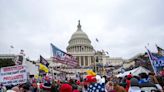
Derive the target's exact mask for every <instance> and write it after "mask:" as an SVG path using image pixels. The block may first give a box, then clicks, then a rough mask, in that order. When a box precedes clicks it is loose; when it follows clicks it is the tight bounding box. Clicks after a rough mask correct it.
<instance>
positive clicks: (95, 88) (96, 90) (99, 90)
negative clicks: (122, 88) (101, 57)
mask: <svg viewBox="0 0 164 92" xmlns="http://www.w3.org/2000/svg"><path fill="white" fill-rule="evenodd" d="M87 92H105V84H104V83H94V84H91V85H89V87H88V89H87Z"/></svg>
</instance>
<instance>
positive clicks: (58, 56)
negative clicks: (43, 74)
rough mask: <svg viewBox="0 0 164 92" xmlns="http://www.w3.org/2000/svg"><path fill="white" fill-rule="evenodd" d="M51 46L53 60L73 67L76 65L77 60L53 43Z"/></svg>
mask: <svg viewBox="0 0 164 92" xmlns="http://www.w3.org/2000/svg"><path fill="white" fill-rule="evenodd" d="M51 47H52V52H53V58H54V59H55V61H57V62H59V63H62V64H66V65H70V66H74V67H75V66H78V63H77V60H76V59H75V58H74V57H73V56H72V55H70V54H68V53H66V52H64V51H62V50H60V49H59V48H57V47H56V46H54V45H53V44H51Z"/></svg>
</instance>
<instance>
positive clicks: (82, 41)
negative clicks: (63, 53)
mask: <svg viewBox="0 0 164 92" xmlns="http://www.w3.org/2000/svg"><path fill="white" fill-rule="evenodd" d="M68 43H69V45H68V47H67V52H88V51H93V46H92V45H91V41H90V40H89V38H88V36H87V34H86V33H85V32H83V31H82V29H81V24H80V20H79V23H78V25H77V30H76V32H74V33H73V35H72V36H71V39H70V40H69V42H68Z"/></svg>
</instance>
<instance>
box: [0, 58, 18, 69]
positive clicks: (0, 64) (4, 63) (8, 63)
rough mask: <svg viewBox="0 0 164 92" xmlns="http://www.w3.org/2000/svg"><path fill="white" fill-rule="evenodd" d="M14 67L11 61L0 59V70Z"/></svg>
mask: <svg viewBox="0 0 164 92" xmlns="http://www.w3.org/2000/svg"><path fill="white" fill-rule="evenodd" d="M13 65H15V63H14V61H13V60H12V59H0V68H1V67H7V66H13Z"/></svg>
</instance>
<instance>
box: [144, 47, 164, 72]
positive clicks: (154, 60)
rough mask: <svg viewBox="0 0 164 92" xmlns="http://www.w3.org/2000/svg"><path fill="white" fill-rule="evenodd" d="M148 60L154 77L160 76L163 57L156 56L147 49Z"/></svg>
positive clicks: (163, 61)
mask: <svg viewBox="0 0 164 92" xmlns="http://www.w3.org/2000/svg"><path fill="white" fill-rule="evenodd" d="M147 52H148V56H149V60H150V62H151V65H152V68H153V70H154V73H155V74H156V75H160V71H162V70H163V68H164V56H159V55H157V54H153V53H151V52H150V50H148V49H147Z"/></svg>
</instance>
